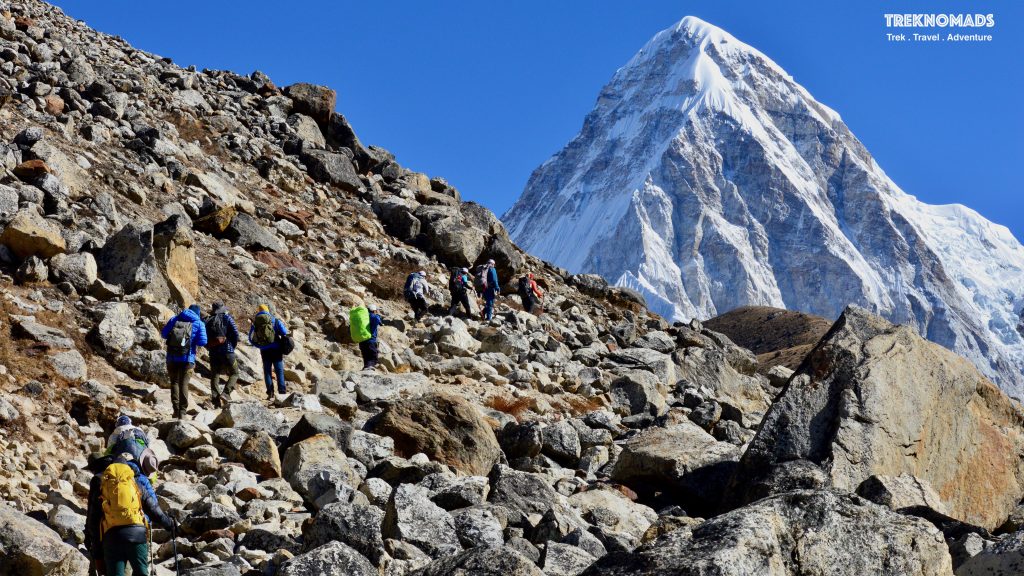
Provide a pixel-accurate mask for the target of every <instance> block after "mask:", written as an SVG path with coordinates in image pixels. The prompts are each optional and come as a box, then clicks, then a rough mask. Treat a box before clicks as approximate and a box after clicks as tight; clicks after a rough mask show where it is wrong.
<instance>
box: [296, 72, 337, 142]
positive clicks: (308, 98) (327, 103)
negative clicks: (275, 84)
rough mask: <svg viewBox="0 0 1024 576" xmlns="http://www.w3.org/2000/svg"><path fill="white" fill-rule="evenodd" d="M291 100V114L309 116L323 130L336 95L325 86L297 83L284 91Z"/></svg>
mask: <svg viewBox="0 0 1024 576" xmlns="http://www.w3.org/2000/svg"><path fill="white" fill-rule="evenodd" d="M284 93H285V96H288V97H289V98H291V99H292V112H295V113H298V114H305V115H306V116H309V117H310V118H312V119H313V120H315V121H316V123H317V124H318V125H319V126H320V127H321V128H322V129H324V130H326V128H327V126H328V124H329V123H330V121H331V114H332V113H333V112H334V106H335V105H336V104H337V101H338V93H337V92H335V91H334V90H332V89H330V88H328V87H326V86H318V85H316V84H309V83H307V82H298V83H296V84H292V85H291V86H288V87H287V88H285V89H284Z"/></svg>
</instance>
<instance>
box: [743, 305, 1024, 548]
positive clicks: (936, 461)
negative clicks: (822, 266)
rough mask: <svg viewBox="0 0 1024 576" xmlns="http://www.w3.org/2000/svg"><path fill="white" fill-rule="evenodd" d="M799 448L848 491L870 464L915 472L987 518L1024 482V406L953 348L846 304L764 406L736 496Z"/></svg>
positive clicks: (979, 518) (970, 517)
mask: <svg viewBox="0 0 1024 576" xmlns="http://www.w3.org/2000/svg"><path fill="white" fill-rule="evenodd" d="M801 459H803V460H809V461H811V462H814V463H816V464H818V465H819V466H820V467H821V468H822V469H823V470H825V472H826V473H827V474H828V475H829V476H830V477H831V481H832V484H833V485H834V486H835V487H836V488H837V489H840V490H844V491H848V492H853V491H854V490H856V489H857V487H858V486H860V484H861V483H862V482H863V481H864V480H866V479H867V478H868V477H870V476H873V475H880V476H898V475H900V474H904V473H905V474H910V475H913V476H916V477H918V478H920V479H921V480H924V481H926V482H927V483H928V484H930V485H931V486H932V487H933V488H934V489H935V491H936V492H937V493H938V494H939V497H940V498H941V499H942V503H943V504H945V507H946V510H947V512H948V514H949V515H950V516H952V517H953V518H956V519H958V520H962V521H966V522H969V523H971V524H975V525H979V526H982V527H985V528H988V529H993V528H995V527H997V526H999V525H1000V524H1002V522H1003V521H1004V520H1005V519H1006V517H1007V516H1008V515H1009V514H1010V512H1011V511H1012V510H1013V509H1014V507H1015V506H1016V505H1017V503H1018V502H1019V501H1020V497H1021V494H1022V493H1024V414H1022V412H1021V410H1020V407H1019V405H1018V404H1016V403H1015V402H1013V401H1011V400H1010V399H1009V398H1007V397H1006V395H1004V394H1003V393H1002V392H1000V391H999V389H998V388H996V387H995V386H994V385H993V384H992V383H991V382H989V381H988V380H986V379H985V378H984V377H983V376H981V374H979V373H978V371H977V370H976V369H975V368H974V366H972V365H971V364H970V363H969V362H967V361H966V360H964V359H963V358H961V357H959V356H957V355H956V354H954V353H952V352H950V351H948V350H946V349H945V348H942V347H941V346H938V345H936V344H932V343H930V342H927V341H925V340H924V339H922V338H921V337H920V336H918V335H917V333H916V332H915V331H914V329H913V328H910V327H906V326H894V325H893V324H891V323H889V322H887V321H885V320H883V319H882V318H879V317H877V316H874V315H872V314H871V313H869V312H868V311H866V310H863V309H860V308H856V307H850V308H848V309H847V310H846V311H845V312H844V313H843V315H842V316H841V317H840V318H839V320H838V321H836V323H835V325H834V326H833V327H832V329H831V330H830V331H829V333H828V334H827V335H826V336H825V337H824V338H823V339H822V340H821V342H819V344H818V345H817V346H816V347H815V349H814V350H813V351H812V352H811V353H810V355H809V356H808V357H807V359H806V360H805V361H804V364H803V365H802V367H801V369H800V371H799V372H798V373H797V374H796V375H794V376H793V378H792V379H791V380H790V382H789V384H788V385H787V387H786V389H785V391H784V392H783V394H782V396H781V397H780V398H779V399H778V400H776V402H775V404H774V405H772V408H771V409H770V410H769V411H768V414H767V415H766V416H765V419H764V422H763V423H762V425H761V427H760V429H759V430H758V432H757V435H756V436H755V437H754V439H753V440H752V441H751V443H750V447H749V448H748V450H747V452H746V454H744V456H743V459H742V461H741V463H740V466H739V469H738V470H737V472H736V476H735V481H734V485H735V488H736V491H737V495H738V497H739V501H738V502H737V503H738V504H742V503H743V502H745V501H750V500H751V499H752V498H755V497H757V496H761V495H762V494H751V493H750V491H749V490H746V488H747V487H749V486H750V485H752V484H754V483H757V481H758V479H759V478H760V477H763V476H765V475H766V474H771V471H772V469H773V468H774V467H776V466H777V465H779V464H781V463H784V462H788V461H792V460H801Z"/></svg>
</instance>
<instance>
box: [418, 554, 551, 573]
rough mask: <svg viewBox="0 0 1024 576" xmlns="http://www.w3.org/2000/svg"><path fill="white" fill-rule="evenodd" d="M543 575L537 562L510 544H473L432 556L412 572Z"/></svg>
mask: <svg viewBox="0 0 1024 576" xmlns="http://www.w3.org/2000/svg"><path fill="white" fill-rule="evenodd" d="M470 574H472V575H473V576H510V575H512V574H514V575H515V576H544V573H543V572H541V571H540V568H537V565H536V564H534V563H533V562H531V561H530V560H529V559H528V558H526V557H525V556H523V555H522V554H520V553H519V552H516V551H515V550H513V549H512V548H508V547H501V548H487V547H481V548H473V549H470V550H466V551H465V552H461V553H459V554H455V555H454V556H449V557H447V558H441V559H439V560H435V561H433V562H431V563H430V564H427V565H426V566H424V567H423V568H421V569H419V570H417V571H416V572H413V576H468V575H470Z"/></svg>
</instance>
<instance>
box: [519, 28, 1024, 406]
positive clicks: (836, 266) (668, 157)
mask: <svg viewBox="0 0 1024 576" xmlns="http://www.w3.org/2000/svg"><path fill="white" fill-rule="evenodd" d="M505 220H506V224H507V225H508V227H509V230H510V232H511V233H512V235H513V238H514V239H515V241H516V242H517V243H519V245H520V246H522V247H524V248H525V249H526V250H528V251H530V252H533V253H534V254H537V255H538V256H540V257H542V258H545V259H547V260H550V261H552V262H554V263H556V264H558V265H560V266H563V267H566V268H568V269H570V270H572V271H574V272H580V271H586V272H596V273H599V274H601V275H603V276H605V277H606V278H607V279H609V280H610V281H613V282H615V283H617V284H619V285H623V286H628V287H631V288H634V289H637V290H639V291H640V292H642V293H643V294H644V295H645V296H646V297H647V300H648V304H649V305H650V306H651V308H652V309H653V310H655V311H658V312H659V313H661V314H663V315H665V316H666V317H669V318H672V319H688V318H692V317H697V318H707V317H710V316H714V315H716V314H719V313H722V312H725V311H728V310H731V309H733V308H735V307H738V306H742V305H747V304H762V305H771V306H780V307H786V308H791V309H795V310H800V311H805V312H811V313H815V314H820V315H823V316H827V317H835V316H837V315H838V314H839V312H840V311H841V310H842V309H843V308H844V307H845V306H846V305H847V304H850V303H855V304H860V305H862V306H866V307H868V308H871V309H873V310H875V311H877V312H879V313H881V314H883V315H885V316H887V317H888V318H890V319H891V320H893V321H896V322H900V323H907V324H912V325H914V326H915V327H917V329H918V330H919V331H920V332H921V333H922V334H923V335H925V336H927V337H928V338H930V339H932V340H934V341H936V342H938V343H940V344H943V345H945V346H947V347H949V348H951V349H953V350H955V351H957V352H959V353H961V354H962V355H964V356H966V357H967V358H969V359H970V360H972V361H973V362H974V363H975V364H977V365H978V366H979V368H981V369H982V371H983V372H985V373H986V374H987V375H989V376H990V377H992V378H993V379H995V380H996V381H997V382H999V383H1000V384H1001V385H1002V386H1003V387H1004V389H1006V390H1007V391H1008V392H1010V393H1012V394H1014V395H1016V396H1021V395H1022V394H1024V336H1022V334H1021V331H1020V330H1018V329H1017V326H1018V324H1019V323H1021V322H1022V320H1021V314H1022V310H1021V309H1022V308H1024V247H1022V246H1021V245H1020V243H1019V242H1018V241H1017V240H1016V239H1015V238H1014V237H1013V235H1012V234H1011V233H1010V232H1009V230H1007V229H1006V228H1004V227H1002V226H998V225H995V224H993V223H991V222H989V221H987V220H985V219H984V218H983V217H981V216H980V215H978V214H977V213H976V212H974V211H972V210H970V209H968V208H965V207H963V206H958V205H953V206H930V205H927V204H924V203H921V202H919V201H918V200H917V199H916V198H914V197H913V196H911V195H909V194H906V193H905V192H903V191H902V190H900V188H899V187H898V186H897V185H896V184H895V183H893V182H892V180H890V179H889V177H888V176H887V175H886V174H885V172H884V171H882V169H881V168H880V167H879V166H878V164H877V163H876V162H875V160H874V159H873V158H872V157H871V155H870V154H869V153H868V151H867V150H866V149H865V148H864V146H863V145H862V144H861V143H860V141H858V140H857V139H856V137H855V136H854V135H853V134H852V133H851V132H850V130H849V129H848V128H847V127H846V125H845V124H844V123H843V121H842V119H841V118H840V116H839V114H837V113H836V112H835V111H833V110H831V109H830V108H828V107H827V106H825V105H823V104H821V103H819V102H817V101H816V100H815V99H814V98H813V97H812V96H811V95H810V93H808V91H807V90H805V89H804V88H803V87H802V86H800V85H799V84H797V83H796V82H795V81H794V79H793V78H792V77H791V76H790V75H789V74H787V73H786V72H785V71H784V70H783V69H782V68H781V67H780V66H778V65H777V64H776V63H774V62H773V61H772V60H771V59H769V58H768V57H767V56H765V55H764V54H762V53H761V52H759V51H758V50H756V49H754V48H752V47H750V46H748V45H746V44H744V43H743V42H741V41H739V40H737V39H736V38H734V37H733V36H732V35H730V34H729V33H727V32H725V31H724V30H722V29H720V28H718V27H716V26H713V25H711V24H708V23H707V22H704V21H703V20H701V19H699V18H696V17H693V16H687V17H686V18H683V19H682V20H681V21H680V22H678V23H677V24H676V25H674V26H672V27H670V28H668V29H666V30H663V31H661V32H659V33H658V34H656V35H655V36H654V37H653V38H652V39H651V40H650V41H649V42H648V43H647V44H646V45H645V46H644V47H643V48H642V49H641V50H640V51H639V52H638V53H637V54H636V55H635V56H634V57H633V58H632V59H631V60H630V61H629V62H628V63H627V64H626V65H625V66H623V67H622V68H620V69H619V70H618V71H617V72H616V73H615V75H614V76H613V78H612V79H611V81H610V82H609V83H608V84H607V85H606V86H605V87H604V89H603V90H602V91H601V93H600V95H599V96H598V99H597V103H596V104H595V106H594V109H593V110H592V111H591V112H590V113H589V114H588V115H587V117H586V119H585V120H584V124H583V128H582V129H581V130H580V133H579V134H578V135H577V136H576V137H575V138H574V139H573V140H572V141H571V142H570V143H569V144H568V145H566V147H565V148H564V149H563V150H561V151H560V152H559V153H557V154H556V155H555V156H553V157H552V158H551V159H549V160H548V161H546V162H545V163H544V164H542V165H541V166H540V167H539V168H537V170H536V171H535V172H534V173H533V175H532V176H531V178H530V180H529V182H528V183H527V186H526V189H525V190H524V192H523V195H522V197H521V198H520V199H519V201H518V202H517V203H516V204H515V206H513V207H512V209H511V210H510V211H509V212H508V213H507V214H506V215H505Z"/></svg>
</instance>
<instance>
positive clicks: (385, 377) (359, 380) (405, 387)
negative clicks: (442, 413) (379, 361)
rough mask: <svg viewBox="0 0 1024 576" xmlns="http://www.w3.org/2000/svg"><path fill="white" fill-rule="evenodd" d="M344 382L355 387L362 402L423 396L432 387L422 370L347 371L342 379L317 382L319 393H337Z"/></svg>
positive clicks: (341, 389)
mask: <svg viewBox="0 0 1024 576" xmlns="http://www.w3.org/2000/svg"><path fill="white" fill-rule="evenodd" d="M344 382H351V383H352V385H353V386H354V387H355V392H356V396H357V397H358V398H359V401H360V402H386V401H392V400H398V399H399V398H410V397H417V396H422V395H424V394H426V393H428V392H429V391H430V389H431V385H430V380H429V379H428V378H427V377H426V375H424V374H423V373H422V372H407V373H404V374H402V373H399V374H378V373H376V372H346V373H345V374H343V375H342V381H337V380H329V381H321V382H320V383H318V384H317V393H319V394H336V393H339V392H341V391H343V390H344Z"/></svg>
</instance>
